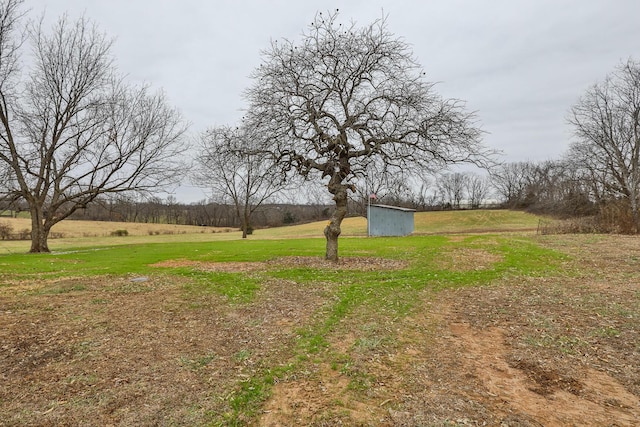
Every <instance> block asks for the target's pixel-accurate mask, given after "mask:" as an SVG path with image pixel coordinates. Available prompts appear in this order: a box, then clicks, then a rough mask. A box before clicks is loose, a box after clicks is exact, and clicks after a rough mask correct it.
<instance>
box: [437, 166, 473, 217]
mask: <svg viewBox="0 0 640 427" xmlns="http://www.w3.org/2000/svg"><path fill="white" fill-rule="evenodd" d="M468 183H469V177H468V175H466V174H464V173H461V172H455V173H446V174H442V175H440V176H439V177H438V178H437V179H436V186H437V187H438V192H439V193H440V197H441V198H442V202H443V204H445V205H447V206H450V207H451V208H453V209H460V205H461V203H462V200H463V199H464V198H465V197H466V195H467V194H466V191H467V187H468Z"/></svg>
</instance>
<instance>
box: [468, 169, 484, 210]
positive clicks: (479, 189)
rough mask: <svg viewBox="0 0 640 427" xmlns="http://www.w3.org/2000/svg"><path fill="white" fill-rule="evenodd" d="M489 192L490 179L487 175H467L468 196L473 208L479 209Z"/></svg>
mask: <svg viewBox="0 0 640 427" xmlns="http://www.w3.org/2000/svg"><path fill="white" fill-rule="evenodd" d="M488 194H489V181H488V180H487V178H486V177H483V176H479V175H477V174H475V173H469V174H468V175H467V198H468V199H469V204H470V205H471V209H478V208H480V207H481V206H482V201H483V200H485V199H486V198H487V195H488Z"/></svg>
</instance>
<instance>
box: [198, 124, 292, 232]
mask: <svg viewBox="0 0 640 427" xmlns="http://www.w3.org/2000/svg"><path fill="white" fill-rule="evenodd" d="M255 139H256V137H255V135H254V134H252V133H251V128H250V127H247V126H243V127H240V128H231V127H224V126H222V127H216V128H212V129H210V130H208V131H206V132H204V133H203V134H202V135H201V137H200V151H199V154H198V155H197V157H196V162H197V165H198V167H197V170H196V172H195V176H194V181H195V182H197V183H198V185H207V186H208V187H209V188H210V189H211V190H212V192H213V194H212V197H213V198H214V199H216V200H218V201H220V202H223V203H226V202H230V203H231V204H233V206H234V208H235V210H236V214H237V216H238V218H239V219H240V223H241V227H242V238H243V239H244V238H246V237H247V234H250V233H249V231H250V230H252V228H251V216H252V214H253V213H254V212H255V210H256V209H258V208H259V207H260V206H261V205H262V204H263V203H265V202H266V201H267V200H269V199H270V198H272V197H273V196H274V195H275V194H277V193H279V192H281V191H283V190H285V189H287V188H288V186H289V184H287V182H286V181H285V180H284V179H282V176H281V174H280V173H279V170H278V169H277V168H276V167H275V165H274V163H273V162H271V161H270V160H271V159H270V158H265V157H264V156H263V155H261V154H258V153H257V150H255V149H253V148H252V146H253V144H254V141H255Z"/></svg>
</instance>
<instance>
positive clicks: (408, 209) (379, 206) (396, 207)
mask: <svg viewBox="0 0 640 427" xmlns="http://www.w3.org/2000/svg"><path fill="white" fill-rule="evenodd" d="M371 207H376V208H383V209H392V210H396V211H402V212H415V211H416V210H415V209H410V208H401V207H400V206H389V205H378V204H376V205H371Z"/></svg>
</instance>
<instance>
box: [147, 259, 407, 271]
mask: <svg viewBox="0 0 640 427" xmlns="http://www.w3.org/2000/svg"><path fill="white" fill-rule="evenodd" d="M406 266H407V262H406V261H402V260H393V259H387V258H374V257H344V258H340V259H339V260H338V262H331V261H327V260H325V259H324V258H319V257H303V256H291V257H280V258H276V259H274V260H271V261H265V262H206V261H193V260H167V261H162V262H159V263H156V264H153V265H152V267H168V268H179V267H189V268H195V269H198V270H202V271H220V272H233V273H237V272H251V271H266V270H270V269H275V268H283V267H284V268H314V269H319V270H334V271H336V270H357V271H377V270H400V269H403V268H405V267H406Z"/></svg>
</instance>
